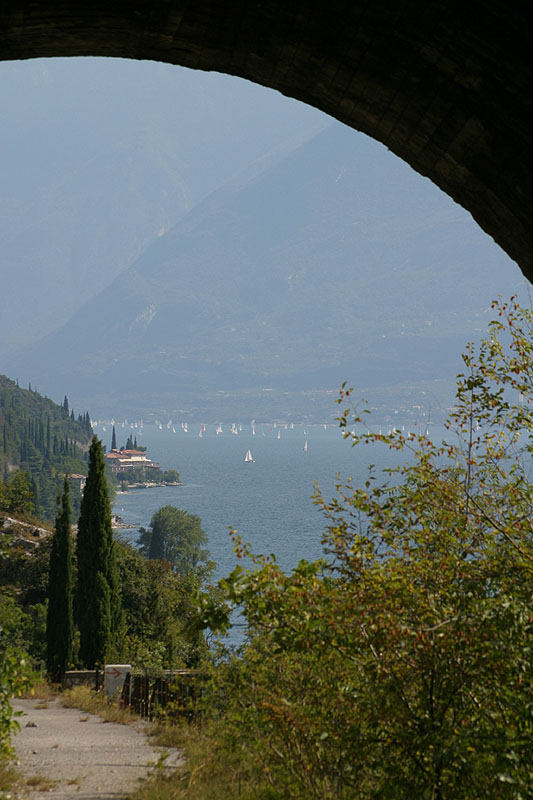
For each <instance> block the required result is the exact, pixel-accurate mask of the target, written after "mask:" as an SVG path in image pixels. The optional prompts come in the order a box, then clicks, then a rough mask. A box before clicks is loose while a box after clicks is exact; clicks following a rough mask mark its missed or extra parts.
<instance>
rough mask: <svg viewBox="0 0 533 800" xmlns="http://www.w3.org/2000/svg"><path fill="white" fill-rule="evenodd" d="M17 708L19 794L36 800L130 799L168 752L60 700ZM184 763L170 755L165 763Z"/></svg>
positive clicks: (136, 733)
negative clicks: (21, 776) (21, 782)
mask: <svg viewBox="0 0 533 800" xmlns="http://www.w3.org/2000/svg"><path fill="white" fill-rule="evenodd" d="M44 705H46V706H47V707H44V708H43V707H42V706H44ZM13 706H14V708H15V709H16V710H17V711H22V712H23V715H24V716H21V717H19V724H20V728H21V730H20V733H18V734H17V735H16V736H15V738H14V745H15V750H16V753H17V761H18V762H19V769H20V771H21V772H22V774H23V786H22V789H20V790H19V791H18V795H19V796H22V797H25V798H26V797H27V798H31V800H44V798H45V797H46V798H48V800H50V798H58V800H59V798H61V800H71V798H72V800H106V799H107V798H109V800H117V799H118V798H124V797H127V796H128V795H130V794H132V793H133V792H134V791H135V789H137V788H138V786H139V782H140V781H142V780H143V779H144V778H146V777H147V775H148V774H149V773H150V768H151V767H153V766H154V765H155V764H157V763H158V761H160V759H161V756H162V755H163V754H164V753H168V751H166V750H165V749H164V748H160V747H152V746H151V745H150V744H149V743H148V739H147V737H146V735H145V734H144V733H142V732H140V731H137V730H135V728H133V727H131V726H130V725H119V724H117V723H113V722H104V721H103V720H102V719H101V718H100V717H97V716H95V715H94V714H87V713H85V712H84V711H80V710H79V709H75V708H65V707H64V706H62V705H61V702H60V700H57V699H56V700H52V701H49V702H48V703H47V704H44V703H43V702H42V701H40V700H35V699H24V700H15V701H13ZM39 706H41V708H39ZM179 761H180V755H179V753H178V752H177V751H171V752H170V754H169V755H168V757H167V758H165V760H164V764H165V767H169V768H171V767H174V766H176V765H177V764H178V763H179Z"/></svg>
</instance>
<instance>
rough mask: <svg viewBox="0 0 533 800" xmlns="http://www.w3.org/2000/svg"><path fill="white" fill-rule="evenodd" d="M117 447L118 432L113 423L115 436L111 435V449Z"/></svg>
mask: <svg viewBox="0 0 533 800" xmlns="http://www.w3.org/2000/svg"><path fill="white" fill-rule="evenodd" d="M116 449H117V432H116V430H115V426H114V425H113V436H112V437H111V450H116Z"/></svg>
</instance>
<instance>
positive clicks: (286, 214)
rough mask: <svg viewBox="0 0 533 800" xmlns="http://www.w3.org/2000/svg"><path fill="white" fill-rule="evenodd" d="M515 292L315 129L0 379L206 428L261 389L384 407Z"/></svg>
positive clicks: (369, 163)
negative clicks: (180, 414) (344, 388)
mask: <svg viewBox="0 0 533 800" xmlns="http://www.w3.org/2000/svg"><path fill="white" fill-rule="evenodd" d="M521 281H522V278H521V275H520V273H519V270H518V268H517V267H516V266H515V265H514V264H513V263H512V262H511V261H510V260H509V259H508V258H507V256H505V255H504V254H503V253H502V251H501V250H500V249H499V248H498V247H497V246H496V245H495V244H494V243H493V242H492V240H490V239H489V238H488V237H487V236H486V235H485V234H483V233H482V232H481V230H480V229H479V228H478V227H477V225H476V224H475V223H474V222H473V221H472V219H471V217H470V216H469V215H468V214H467V213H466V212H465V211H464V210H462V209H461V208H460V207H459V206H457V205H455V204H454V203H453V202H452V201H451V200H450V199H449V198H448V197H446V196H445V195H443V194H442V193H441V192H440V191H439V190H438V189H436V188H435V187H434V186H433V185H432V184H431V183H430V182H429V181H428V180H425V179H423V178H421V177H420V176H419V175H417V174H416V173H414V172H413V171H412V170H411V169H410V168H409V167H408V166H406V165H405V164H404V163H402V162H401V161H399V160H398V159H397V158H396V157H395V156H393V155H392V154H390V153H389V152H388V151H387V150H386V149H385V148H384V147H383V146H381V145H379V144H378V143H376V142H374V141H372V140H370V139H368V138H367V137H364V136H363V135H360V134H356V133H355V132H354V131H352V130H350V129H347V128H344V127H343V126H341V125H339V124H333V125H332V126H330V127H329V128H328V129H327V130H326V131H324V132H322V133H320V134H318V135H317V136H316V137H314V138H313V139H312V140H311V141H309V142H307V143H306V144H304V145H302V146H300V147H299V148H298V149H296V150H295V152H293V153H292V154H291V155H289V156H288V157H286V158H285V159H283V160H282V161H281V162H280V163H279V164H277V165H275V166H274V167H272V168H270V169H268V170H267V171H266V172H265V173H263V174H262V175H261V176H259V177H257V178H255V179H253V180H250V181H248V182H246V183H245V184H244V185H242V186H240V187H230V188H227V189H224V190H219V191H217V192H215V193H214V194H212V195H211V196H209V197H208V198H207V199H205V200H204V201H203V202H202V203H200V204H199V205H198V206H197V207H196V208H194V209H193V210H192V211H191V212H190V213H189V214H188V215H187V216H186V217H185V218H184V219H183V220H182V221H180V222H179V223H178V224H177V225H175V226H174V227H173V228H172V230H170V231H169V232H168V233H166V234H165V235H164V236H161V237H160V238H159V239H157V240H156V241H154V242H153V244H151V245H150V246H149V247H148V248H147V249H146V250H145V251H144V252H143V254H142V255H141V256H140V258H139V259H138V260H137V261H136V263H135V264H134V266H133V267H131V268H130V269H127V270H125V271H124V272H122V273H121V274H120V275H119V276H118V277H117V278H116V279H115V280H114V281H113V283H112V284H111V285H110V286H109V287H108V288H107V289H105V290H104V291H103V292H101V293H100V294H99V295H98V297H96V298H95V299H93V300H92V301H90V302H89V303H88V304H86V305H85V307H84V308H83V309H82V310H81V311H80V312H79V313H77V314H76V315H75V316H74V317H73V318H72V319H71V320H70V322H69V323H68V324H67V325H66V326H65V327H64V328H63V329H62V330H61V331H60V332H58V333H57V334H55V335H53V336H51V337H49V338H48V339H47V340H45V342H43V343H42V345H41V346H39V347H36V348H35V347H34V348H32V349H30V350H29V351H27V352H26V353H25V354H23V356H22V357H21V359H20V360H19V361H18V362H17V370H18V372H17V373H16V374H18V375H19V376H20V375H21V374H22V375H23V376H24V377H26V376H27V377H29V378H30V379H31V380H32V383H35V382H37V383H38V385H39V388H41V389H44V390H46V391H49V392H51V391H52V388H53V387H60V388H57V389H56V391H64V389H63V387H67V388H68V393H69V397H70V396H72V397H73V398H75V399H76V403H77V404H80V403H81V404H82V405H84V406H88V407H90V408H91V410H92V413H98V412H100V411H108V412H113V411H115V413H119V411H120V410H121V409H123V410H129V411H131V410H133V409H137V410H138V411H139V412H140V413H142V412H143V410H146V408H153V409H156V410H157V409H163V408H165V409H167V410H170V411H171V410H172V409H178V408H179V409H196V411H197V413H199V414H204V415H205V414H208V415H211V417H212V418H215V417H216V416H217V411H218V406H217V399H218V402H219V405H221V406H224V404H225V405H226V407H228V404H230V401H231V400H232V399H233V402H234V403H235V402H236V403H237V404H238V405H239V408H242V410H243V413H249V414H250V415H251V416H254V415H255V413H254V412H255V410H256V409H260V410H261V409H263V408H264V407H265V401H264V394H262V392H264V390H265V389H273V390H274V391H275V392H277V397H278V400H279V397H281V398H282V401H283V402H282V403H281V405H279V402H278V400H277V401H276V402H277V408H279V409H281V410H283V407H284V406H283V403H285V410H292V411H293V412H294V413H305V406H306V403H307V404H308V405H309V404H311V405H313V406H314V407H316V408H318V406H317V395H316V393H315V394H311V395H309V394H302V393H306V392H309V391H311V390H328V389H336V388H338V386H339V385H340V383H341V382H342V381H343V380H347V381H349V382H351V383H354V384H355V385H357V387H359V388H362V387H364V388H365V389H372V387H380V386H381V387H389V389H388V390H387V391H389V390H390V387H394V386H397V387H398V392H400V387H401V386H405V385H409V384H415V383H416V384H417V385H418V386H421V385H422V383H423V384H424V385H431V383H432V382H433V381H437V380H439V379H443V378H445V379H453V377H454V376H455V373H456V371H457V369H458V368H459V366H460V359H459V354H460V351H461V349H462V348H463V346H464V344H465V342H466V341H467V340H468V339H471V338H475V337H477V336H479V333H480V332H482V331H484V330H485V328H486V324H487V322H488V320H489V319H490V312H489V306H490V300H491V299H492V298H493V297H494V296H495V295H497V294H498V293H499V292H501V293H503V294H504V295H505V294H508V293H510V292H511V291H514V290H515V289H516V288H517V286H519V285H520V283H521ZM14 369H15V364H12V365H10V372H11V374H13V375H15V371H14ZM284 392H287V393H288V394H287V395H283V393H284ZM389 393H390V392H389ZM273 396H274V395H271V396H270V397H269V400H272V397H273ZM391 396H392V395H391ZM398 396H399V394H398ZM283 397H284V398H285V399H283ZM228 398H229V400H228ZM310 398H312V399H310ZM328 403H330V405H331V400H330V399H328ZM258 413H260V411H259V412H258Z"/></svg>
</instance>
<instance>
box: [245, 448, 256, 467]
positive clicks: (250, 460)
mask: <svg viewBox="0 0 533 800" xmlns="http://www.w3.org/2000/svg"><path fill="white" fill-rule="evenodd" d="M244 460H245V461H246V463H247V464H253V463H254V458H253V456H252V451H251V450H247V451H246V455H245V456H244Z"/></svg>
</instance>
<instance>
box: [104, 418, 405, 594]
mask: <svg viewBox="0 0 533 800" xmlns="http://www.w3.org/2000/svg"><path fill="white" fill-rule="evenodd" d="M200 427H201V426H200V425H189V432H188V433H184V432H183V430H182V429H181V426H180V425H179V424H178V423H174V428H175V433H174V432H173V430H172V427H170V428H168V427H167V426H166V425H163V427H162V429H160V428H159V426H157V425H154V424H151V425H145V426H144V427H143V428H140V427H137V428H135V429H133V430H132V429H131V428H130V426H129V425H125V426H124V427H121V425H120V424H119V425H117V428H116V430H117V442H118V446H119V447H120V446H122V445H123V444H125V443H126V439H127V437H128V435H129V434H130V433H132V434H134V435H135V436H137V440H138V444H142V445H145V446H146V447H147V448H148V455H149V457H150V458H152V460H153V461H155V462H157V463H159V464H160V465H161V467H162V468H163V469H171V468H173V469H177V470H178V471H179V472H180V475H181V479H182V481H183V485H182V486H166V487H159V488H151V489H136V490H132V491H130V492H128V493H124V494H118V495H117V496H116V499H115V504H114V507H113V511H114V512H115V513H117V514H120V516H121V517H122V518H123V519H124V521H125V522H126V523H130V524H133V525H136V526H148V525H149V524H150V520H151V517H152V515H153V514H154V512H155V511H157V510H158V509H159V508H161V506H165V505H175V506H178V507H179V508H182V509H185V510H186V511H189V512H191V513H194V514H198V516H199V517H200V518H201V520H202V527H203V529H204V530H205V532H206V533H207V536H208V538H209V545H208V547H209V551H210V557H211V558H212V559H213V560H214V561H215V562H216V564H217V569H216V573H215V576H216V577H217V578H219V577H222V576H223V575H226V574H227V573H228V572H229V571H230V570H231V569H232V568H233V566H234V565H235V561H236V559H235V556H234V554H233V551H232V543H231V539H230V537H229V534H228V529H229V528H230V527H232V528H236V529H237V530H238V532H239V533H240V534H241V536H242V537H243V539H244V540H245V541H247V542H250V543H251V545H252V549H253V551H254V552H256V553H275V554H276V557H277V559H278V561H279V563H280V565H281V566H282V567H283V568H284V569H286V570H288V569H291V568H293V567H294V566H296V564H297V563H298V561H299V560H300V559H302V558H306V559H308V560H312V559H314V558H318V557H319V556H320V555H321V554H322V551H321V545H320V540H321V534H322V531H323V530H324V527H325V520H324V517H323V515H322V513H321V512H320V510H319V509H318V508H317V507H316V506H314V505H313V504H312V501H311V496H312V494H313V491H314V482H315V481H318V483H319V485H320V487H321V490H322V492H323V493H324V494H325V496H326V497H331V496H332V495H333V493H334V486H335V481H336V474H337V472H340V473H341V475H342V476H343V477H347V476H352V477H353V478H354V480H357V479H361V478H363V477H364V476H365V475H366V464H367V462H370V461H372V462H374V463H379V462H380V461H381V463H382V464H385V463H387V464H390V463H391V456H390V451H389V450H388V449H386V448H384V447H381V452H376V450H375V448H372V449H370V448H368V447H364V446H360V447H357V448H352V447H351V445H350V443H349V442H348V441H344V440H343V439H342V435H341V432H340V430H339V429H338V428H337V427H335V426H328V428H327V429H324V428H323V426H306V427H304V426H302V425H298V426H296V425H295V426H294V428H293V429H291V428H288V429H285V428H284V427H283V426H281V428H279V427H274V426H270V425H258V426H256V434H255V435H252V429H251V427H250V425H247V426H244V425H243V429H242V430H241V431H239V433H238V435H233V434H231V432H230V427H229V426H223V433H222V434H220V435H216V432H215V425H208V426H206V430H205V431H204V432H203V433H202V437H200V436H199V431H200ZM104 428H105V429H104ZM278 431H279V438H278ZM95 432H96V433H97V435H98V436H99V437H100V438H101V439H102V442H103V444H106V445H107V447H108V448H109V447H110V444H111V426H110V425H106V426H104V425H102V424H100V425H98V426H97V427H96V428H95ZM305 441H307V443H308V448H307V452H305V451H304V443H305ZM248 448H250V449H251V451H252V455H253V458H254V459H255V462H254V463H252V464H247V463H245V461H244V457H245V454H246V451H247V449H248ZM124 535H125V537H126V538H127V539H129V540H131V541H135V540H136V538H137V536H138V531H137V530H133V529H129V530H126V531H124Z"/></svg>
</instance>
